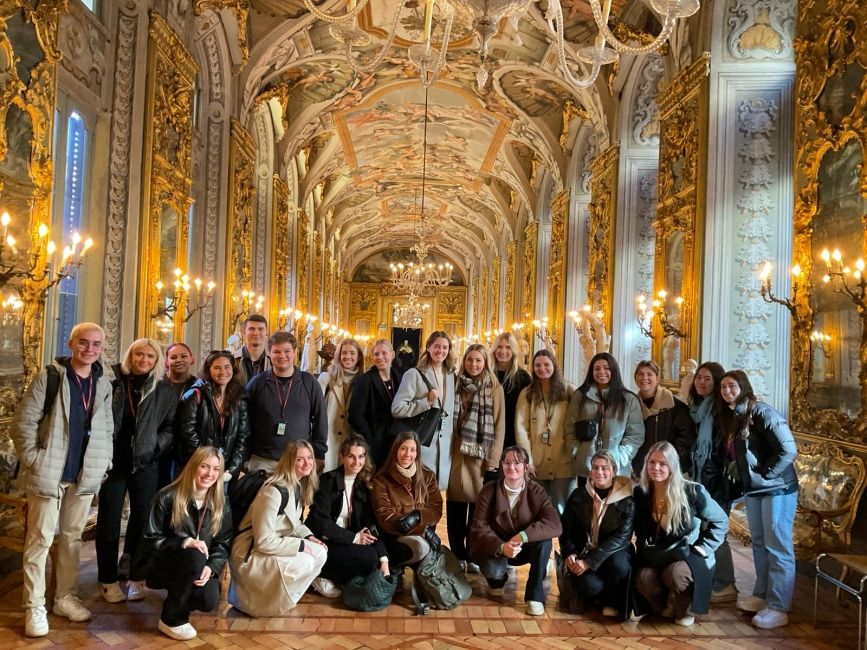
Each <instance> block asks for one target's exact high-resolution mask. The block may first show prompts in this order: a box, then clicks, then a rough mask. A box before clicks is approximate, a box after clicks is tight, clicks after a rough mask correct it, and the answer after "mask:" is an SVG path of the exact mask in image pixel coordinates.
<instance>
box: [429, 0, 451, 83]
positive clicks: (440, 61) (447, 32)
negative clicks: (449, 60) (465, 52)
mask: <svg viewBox="0 0 867 650" xmlns="http://www.w3.org/2000/svg"><path fill="white" fill-rule="evenodd" d="M442 10H443V13H444V14H445V17H446V25H445V28H444V29H443V38H442V46H441V47H440V53H439V56H438V57H437V60H436V63H435V64H434V68H433V71H432V73H431V74H430V76H428V72H431V71H429V70H428V69H427V68H424V67H422V70H421V83H422V85H423V86H424V87H425V88H429V87H430V86H431V85H432V84H434V83H436V80H437V79H438V78H439V76H440V72H442V69H443V67H445V64H446V54H447V53H448V51H449V39H450V38H451V35H452V23H453V22H454V19H455V10H454V7H452V5H451V4H448V3H446V4H445V5H444V6H443V8H442ZM426 45H427V44H426Z"/></svg>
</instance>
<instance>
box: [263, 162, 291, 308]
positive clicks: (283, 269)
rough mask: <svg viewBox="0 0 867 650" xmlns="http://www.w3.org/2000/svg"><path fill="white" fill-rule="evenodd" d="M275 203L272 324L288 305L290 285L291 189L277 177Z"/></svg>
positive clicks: (274, 192) (272, 258)
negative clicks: (287, 297)
mask: <svg viewBox="0 0 867 650" xmlns="http://www.w3.org/2000/svg"><path fill="white" fill-rule="evenodd" d="M272 183H273V184H274V185H273V192H272V194H273V201H272V211H271V231H272V233H273V236H272V238H271V270H270V273H269V277H270V290H271V291H270V299H269V300H268V307H269V311H270V316H271V318H270V322H271V323H276V322H277V315H278V312H279V311H280V310H281V309H283V308H284V307H285V306H286V305H287V302H286V293H287V287H288V283H289V277H288V274H289V188H288V186H287V185H286V181H284V180H283V179H282V178H280V177H279V176H277V175H276V174H275V175H274V176H273V178H272Z"/></svg>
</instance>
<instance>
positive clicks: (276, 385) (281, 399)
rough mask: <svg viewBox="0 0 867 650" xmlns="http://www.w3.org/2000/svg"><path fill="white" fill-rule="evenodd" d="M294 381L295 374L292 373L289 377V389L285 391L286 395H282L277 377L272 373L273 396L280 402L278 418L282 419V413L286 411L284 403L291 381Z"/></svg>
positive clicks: (286, 399)
mask: <svg viewBox="0 0 867 650" xmlns="http://www.w3.org/2000/svg"><path fill="white" fill-rule="evenodd" d="M293 381H295V375H294V373H293V375H292V377H290V379H289V389H288V390H287V391H286V397H283V396H282V395H281V394H280V393H281V392H282V390H281V388H280V382H279V381H278V379H277V376H276V375H274V396H275V397H276V398H277V401H278V402H279V403H280V419H281V420H282V419H283V413H284V412H285V411H286V403H287V402H288V401H289V393H291V392H292V382H293Z"/></svg>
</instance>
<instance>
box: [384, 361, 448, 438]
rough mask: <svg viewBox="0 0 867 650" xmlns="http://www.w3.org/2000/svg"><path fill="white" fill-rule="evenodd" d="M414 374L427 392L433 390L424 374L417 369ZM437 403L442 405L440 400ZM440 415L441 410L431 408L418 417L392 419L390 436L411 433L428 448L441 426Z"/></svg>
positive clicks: (441, 419)
mask: <svg viewBox="0 0 867 650" xmlns="http://www.w3.org/2000/svg"><path fill="white" fill-rule="evenodd" d="M416 372H417V373H418V374H419V375H421V378H422V381H424V383H425V385H426V386H427V389H428V391H430V390H433V386H431V385H430V382H429V381H428V380H427V377H425V376H424V373H423V372H422V371H421V370H418V369H416ZM439 402H440V405H442V399H440V400H439ZM442 413H443V410H442V409H441V408H438V407H436V406H431V407H430V408H429V409H428V410H426V411H424V412H422V413H419V414H418V415H413V416H411V417H408V418H394V420H392V423H391V435H392V436H396V435H397V434H399V433H404V432H405V431H412V432H413V433H415V435H417V436H418V440H419V442H420V443H421V444H422V446H423V447H430V446H431V443H432V442H433V441H434V439H435V438H436V435H437V433H439V430H440V428H441V427H442V425H443V418H442Z"/></svg>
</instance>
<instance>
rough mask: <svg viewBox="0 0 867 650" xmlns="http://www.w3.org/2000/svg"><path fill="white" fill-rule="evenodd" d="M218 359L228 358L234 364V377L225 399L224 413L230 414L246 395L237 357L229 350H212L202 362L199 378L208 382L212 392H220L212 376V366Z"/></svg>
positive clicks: (227, 387)
mask: <svg viewBox="0 0 867 650" xmlns="http://www.w3.org/2000/svg"><path fill="white" fill-rule="evenodd" d="M217 359H228V360H229V363H230V364H231V366H232V378H231V379H230V380H229V383H228V384H226V397H225V398H224V399H223V413H222V414H223V415H228V414H229V413H230V412H231V411H232V409H233V408H235V407H236V406H238V404H240V403H241V399H242V398H243V397H244V387H243V386H242V385H241V382H240V381H238V367H237V365H236V363H235V357H233V356H232V353H231V352H229V351H228V350H212V351H211V352H210V353H208V356H206V357H205V360H204V361H203V362H202V369H201V370H200V371H199V379H201V380H202V381H203V382H205V383H206V384H208V386H209V387H210V389H211V392H212V393H215V394H218V393H219V392H220V390H219V388H218V387H217V384H216V382H215V381H214V380H213V378H212V377H211V366H212V365H214V362H215V361H216V360H217Z"/></svg>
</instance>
